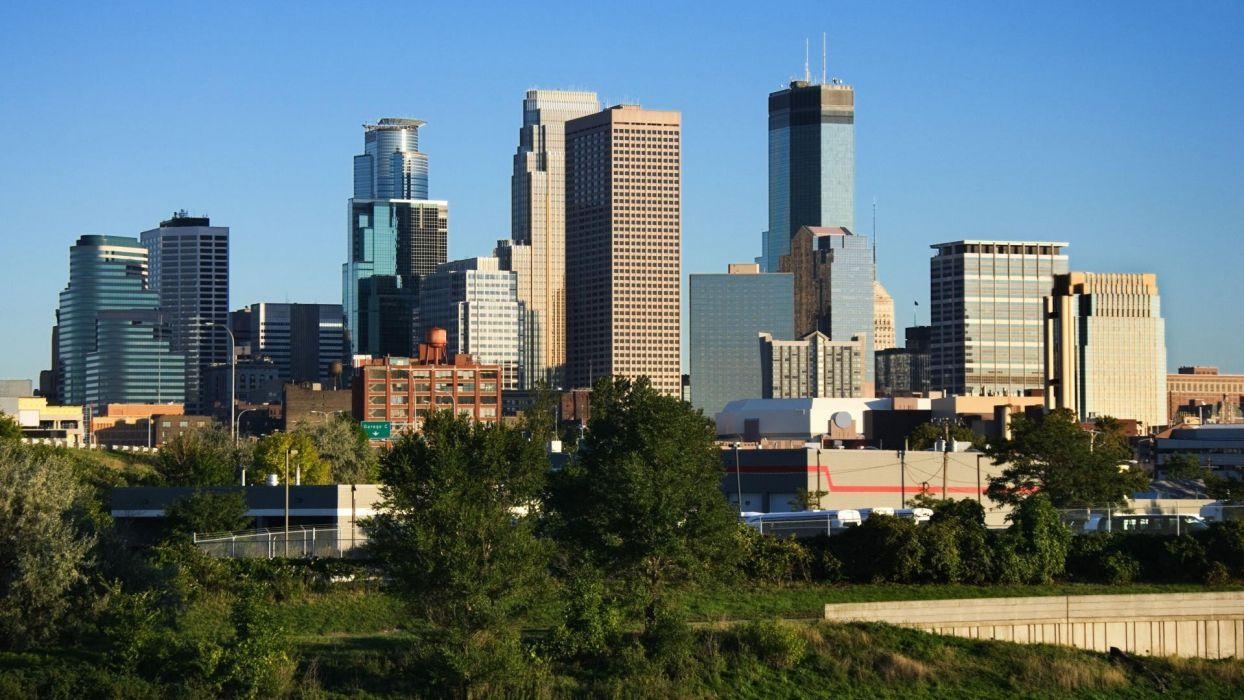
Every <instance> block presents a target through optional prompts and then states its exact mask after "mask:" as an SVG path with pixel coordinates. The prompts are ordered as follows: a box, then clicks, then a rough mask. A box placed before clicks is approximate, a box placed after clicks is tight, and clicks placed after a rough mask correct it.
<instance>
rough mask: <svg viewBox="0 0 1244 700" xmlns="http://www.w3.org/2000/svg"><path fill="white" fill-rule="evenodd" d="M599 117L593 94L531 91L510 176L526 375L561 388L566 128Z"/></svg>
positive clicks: (511, 262)
mask: <svg viewBox="0 0 1244 700" xmlns="http://www.w3.org/2000/svg"><path fill="white" fill-rule="evenodd" d="M598 111H600V102H599V101H598V100H597V99H596V93H594V92H572V91H565V90H528V91H527V95H526V98H525V99H524V100H523V126H522V128H521V129H519V132H518V150H517V152H516V153H515V154H514V173H513V175H512V176H511V178H510V205H511V239H512V242H507V241H500V242H499V243H498V245H497V257H498V258H500V259H501V263H502V267H503V269H506V270H510V271H512V272H514V273H515V274H516V275H517V289H518V298H519V300H520V301H521V302H522V303H523V305H524V307H525V309H526V314H525V317H524V318H525V324H526V328H525V331H524V334H523V335H524V342H523V348H522V353H523V359H522V363H521V364H522V367H523V375H524V376H523V377H521V378H520V382H519V384H520V386H521V387H522V388H528V387H531V386H533V385H534V384H535V383H536V382H537V381H545V382H547V383H548V384H549V385H551V386H558V385H560V384H562V383H563V378H562V372H563V370H564V368H565V364H566V122H567V121H568V120H570V119H575V118H577V117H582V116H585V115H588V114H594V113H595V112H598Z"/></svg>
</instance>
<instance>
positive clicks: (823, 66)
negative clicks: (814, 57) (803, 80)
mask: <svg viewBox="0 0 1244 700" xmlns="http://www.w3.org/2000/svg"><path fill="white" fill-rule="evenodd" d="M826 65H827V64H826V63H825V32H821V85H824V84H825V66H826Z"/></svg>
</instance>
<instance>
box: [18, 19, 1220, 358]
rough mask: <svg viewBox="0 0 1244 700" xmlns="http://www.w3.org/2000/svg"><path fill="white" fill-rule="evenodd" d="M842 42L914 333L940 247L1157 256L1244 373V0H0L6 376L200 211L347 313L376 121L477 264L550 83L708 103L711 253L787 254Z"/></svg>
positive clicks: (860, 185)
mask: <svg viewBox="0 0 1244 700" xmlns="http://www.w3.org/2000/svg"><path fill="white" fill-rule="evenodd" d="M822 31H825V32H828V34H829V43H830V47H829V64H830V74H831V75H833V76H838V77H841V78H842V79H844V80H845V81H846V82H848V83H850V84H852V85H854V86H855V89H856V154H857V161H856V197H857V214H856V220H857V222H858V225H857V228H858V229H861V231H860V232H861V233H869V231H870V228H871V225H870V218H871V216H870V209H871V202H872V201H873V199H874V198H875V199H876V201H877V207H878V216H877V232H878V239H879V241H880V253H879V268H880V276H881V279H882V281H883V282H884V283H885V284H886V286H887V287H889V289H890V291H891V293H892V294H893V295H894V297H895V300H896V306H897V308H898V315H899V324H900V326H905V325H908V324H909V323H910V322H911V310H912V300H913V299H918V300H920V302H921V306H920V309H921V321H922V322H923V321H925V320H926V319H927V316H925V309H926V306H927V301H926V300H927V297H928V258H929V255H930V253H931V251H930V250H929V248H928V244H930V243H933V242H938V241H943V240H952V239H958V238H965V237H988V238H1003V239H1007V238H1014V239H1025V238H1039V239H1060V240H1068V241H1070V242H1071V248H1070V254H1071V265H1072V269H1076V270H1086V271H1099V272H1111V271H1115V272H1142V271H1145V272H1156V273H1157V274H1158V282H1159V285H1160V287H1161V291H1162V296H1163V305H1164V313H1165V316H1166V319H1167V343H1168V351H1169V364H1170V365H1171V367H1175V366H1177V365H1179V364H1191V363H1197V364H1215V365H1218V366H1220V367H1222V368H1223V369H1232V370H1235V371H1244V358H1242V357H1241V354H1242V351H1241V348H1244V301H1242V300H1241V298H1240V291H1241V279H1240V273H1241V270H1244V244H1242V239H1244V237H1242V236H1241V234H1242V233H1244V129H1242V128H1241V124H1244V48H1242V46H1244V40H1242V39H1241V37H1244V4H1242V3H1240V2H1215V1H1213V0H1207V1H1205V2H1195V3H1156V2H1127V3H1123V2H1117V3H1085V2H1080V1H1077V2H1043V3H1030V4H1029V5H1028V6H1024V7H1020V6H1018V4H1017V3H997V2H980V3H924V2H917V3H910V4H906V3H904V4H876V3H859V2H854V3H846V2H823V1H822V2H807V3H803V2H784V3H752V2H746V3H744V2H718V3H711V4H710V3H703V4H702V5H700V4H696V5H691V4H682V3H675V2H654V3H647V2H626V3H610V4H607V5H606V4H601V5H599V6H597V5H596V4H592V3H574V4H566V5H561V6H554V5H553V4H551V3H508V2H506V3H496V4H489V3H487V2H485V3H478V2H477V3H428V2H419V3H415V2H407V3H367V4H360V3H316V2H298V3H269V2H262V3H254V2H246V3H230V2H212V3H200V2H193V3H189V2H187V3H181V2H158V3H157V2H151V3H141V4H140V3H123V2H112V3H85V2H82V3H79V2H61V3H44V2H6V3H3V4H0V65H3V66H4V70H3V71H2V72H0V242H2V243H3V248H2V249H0V250H2V251H3V253H0V280H3V294H0V328H3V334H4V335H3V341H4V342H3V345H0V377H30V378H34V377H37V374H38V371H39V370H40V369H43V368H46V367H47V365H48V361H49V360H48V343H49V331H50V327H51V325H52V323H53V319H54V311H55V308H56V303H57V293H58V292H59V291H60V289H62V288H63V287H64V285H65V282H66V279H67V275H68V249H69V246H70V245H71V244H72V243H73V241H74V240H75V239H76V238H77V237H78V236H79V235H81V234H85V233H107V234H116V235H131V236H132V235H137V234H138V232H140V231H142V230H144V229H146V228H150V227H151V226H153V225H155V224H157V223H158V222H159V221H160V220H161V219H162V218H165V217H167V216H168V215H169V213H170V212H172V211H173V210H174V209H181V208H185V209H188V210H190V211H191V212H193V213H207V214H208V215H210V216H211V217H212V220H213V223H215V224H218V225H227V226H230V227H231V228H232V231H233V243H232V255H233V258H232V282H231V284H232V296H231V302H230V303H231V305H232V306H233V307H234V308H237V307H240V306H242V305H244V304H247V303H251V302H255V301H283V300H289V301H319V302H338V301H339V300H340V285H341V281H340V280H341V272H340V265H341V262H342V260H343V258H344V256H345V224H346V216H345V202H346V199H347V198H348V197H349V195H350V192H351V166H352V164H351V157H352V156H353V155H354V154H355V153H357V152H359V151H360V149H361V148H362V130H361V129H360V125H361V124H363V123H364V122H368V121H372V120H375V119H378V118H380V117H385V116H404V117H416V118H419V119H424V120H426V121H427V122H428V125H427V126H426V127H425V128H424V129H423V133H422V137H423V138H422V142H421V143H422V150H423V151H425V152H426V153H428V155H429V157H430V159H431V194H432V196H433V197H435V198H437V199H447V200H449V202H450V256H451V258H455V257H467V256H473V255H484V254H488V253H489V252H490V251H491V249H492V246H493V241H495V240H496V239H498V238H505V237H508V231H509V175H510V164H511V156H512V154H513V152H514V148H515V144H516V139H517V129H518V125H519V122H520V118H521V100H522V95H523V92H524V91H525V90H526V89H528V88H531V87H545V88H579V89H593V90H596V91H598V92H599V93H600V94H601V97H602V99H603V100H605V101H606V102H608V103H616V102H622V101H631V102H640V103H642V104H643V105H645V106H648V107H652V108H658V109H676V110H680V111H681V112H682V113H683V130H684V144H685V146H684V149H685V150H684V160H683V185H684V189H683V191H684V207H683V269H684V273H690V272H719V271H724V269H725V265H726V263H728V262H731V261H745V260H750V259H751V258H753V257H754V256H756V255H758V254H759V252H760V232H761V230H762V229H764V227H765V224H766V220H767V202H766V192H767V190H766V177H767V175H766V115H765V104H766V102H765V100H766V94H767V93H768V92H770V91H772V90H774V89H776V88H778V87H779V86H780V85H781V84H782V83H783V82H784V81H787V80H789V79H790V78H791V77H793V76H795V75H796V74H798V73H801V72H802V66H803V41H804V38H805V37H811V38H812V45H813V50H812V53H813V64H814V67H813V73H816V72H817V65H818V64H819V56H818V55H817V54H818V51H819V37H820V34H821V32H822Z"/></svg>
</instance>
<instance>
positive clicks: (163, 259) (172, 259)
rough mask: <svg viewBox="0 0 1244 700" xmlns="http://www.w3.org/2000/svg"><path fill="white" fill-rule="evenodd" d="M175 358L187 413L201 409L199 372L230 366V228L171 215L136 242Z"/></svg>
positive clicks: (182, 212)
mask: <svg viewBox="0 0 1244 700" xmlns="http://www.w3.org/2000/svg"><path fill="white" fill-rule="evenodd" d="M139 240H141V241H142V244H143V247H145V248H146V249H147V255H148V277H149V284H150V287H151V289H153V290H155V292H156V293H157V294H159V297H160V312H161V314H162V315H163V319H164V322H165V323H166V324H167V326H168V329H169V342H170V345H171V347H172V350H173V352H175V353H177V354H179V355H182V356H183V357H185V373H186V378H185V384H186V407H187V410H189V411H190V412H191V413H198V412H200V411H202V410H203V409H204V406H205V399H204V388H203V379H202V377H203V372H204V371H205V370H206V369H207V368H208V367H211V366H212V365H214V364H221V363H224V362H228V361H229V353H230V351H231V348H230V346H229V334H228V333H226V332H225V325H226V324H227V323H228V322H229V227H227V226H212V222H211V220H210V219H208V218H207V217H206V216H203V217H197V216H189V215H188V214H187V213H186V212H185V211H179V212H174V213H173V216H172V218H170V219H167V220H165V221H161V222H160V227H159V228H154V229H151V230H148V231H143V232H142V234H141V235H140V237H139Z"/></svg>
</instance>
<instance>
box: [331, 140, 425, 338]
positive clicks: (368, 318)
mask: <svg viewBox="0 0 1244 700" xmlns="http://www.w3.org/2000/svg"><path fill="white" fill-rule="evenodd" d="M423 124H424V122H422V121H420V120H418V119H381V120H380V121H379V122H378V123H376V124H368V125H365V126H364V127H363V130H364V153H363V154H362V155H358V156H355V157H354V197H353V198H352V199H351V200H350V202H349V204H348V206H347V215H348V237H347V243H348V245H347V257H346V262H345V264H343V265H342V290H341V299H342V307H343V309H344V316H345V324H346V332H347V335H348V338H349V344H350V352H351V353H352V354H371V355H385V354H396V355H406V354H409V353H410V349H411V347H412V335H413V333H414V329H413V319H414V309H415V308H416V307H417V305H418V291H419V278H420V276H421V275H427V274H431V273H432V272H434V271H435V270H436V266H437V265H439V264H440V263H443V262H445V259H446V257H447V255H448V236H449V205H448V203H447V202H444V201H437V200H429V199H428V159H427V156H426V155H425V154H423V153H420V152H419V150H418V149H419V127H420V126H422V125H423Z"/></svg>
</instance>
